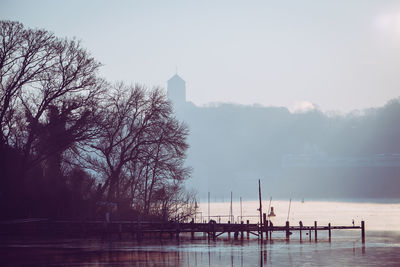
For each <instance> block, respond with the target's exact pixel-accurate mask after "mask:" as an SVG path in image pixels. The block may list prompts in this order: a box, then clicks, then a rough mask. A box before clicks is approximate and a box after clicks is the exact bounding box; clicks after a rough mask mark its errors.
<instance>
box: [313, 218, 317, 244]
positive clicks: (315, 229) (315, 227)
mask: <svg viewBox="0 0 400 267" xmlns="http://www.w3.org/2000/svg"><path fill="white" fill-rule="evenodd" d="M314 231H315V232H314V234H315V242H317V241H318V234H317V232H318V231H317V221H314Z"/></svg>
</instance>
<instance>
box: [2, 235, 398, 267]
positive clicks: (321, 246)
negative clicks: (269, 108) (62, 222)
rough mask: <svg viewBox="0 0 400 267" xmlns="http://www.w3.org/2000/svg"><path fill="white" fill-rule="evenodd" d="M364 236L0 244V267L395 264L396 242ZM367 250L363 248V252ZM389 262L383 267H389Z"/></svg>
mask: <svg viewBox="0 0 400 267" xmlns="http://www.w3.org/2000/svg"><path fill="white" fill-rule="evenodd" d="M398 237H399V236H396V237H394V236H393V235H388V236H385V237H382V236H381V235H376V236H375V237H373V236H369V237H368V241H367V243H366V244H365V245H362V243H361V242H360V240H358V239H354V238H356V237H354V238H353V237H351V238H348V237H341V236H340V235H339V236H338V235H336V239H334V240H333V242H332V243H330V242H328V239H327V238H326V239H321V240H320V242H318V243H315V242H311V243H309V242H303V243H300V242H290V243H288V242H286V240H285V238H282V239H279V238H277V239H275V240H268V241H263V242H260V241H259V240H257V239H250V240H247V239H246V240H238V241H235V240H232V239H230V240H229V239H227V238H226V239H219V240H217V241H216V242H208V241H207V240H203V239H197V240H194V241H190V240H181V241H180V242H177V241H175V240H167V241H165V240H164V241H162V242H160V241H152V242H149V241H148V242H142V243H136V242H131V241H101V240H65V239H64V240H26V239H25V240H6V241H4V240H2V241H0V262H1V263H2V266H11V265H13V266H15V265H53V264H54V265H56V264H57V265H58V264H63V265H66V266H68V265H69V266H77V265H78V266H87V265H91V266H93V265H94V266H97V265H115V266H196V267H200V266H218V267H221V266H269V265H288V266H293V265H310V264H311V265H324V266H337V265H345V266H348V265H364V264H367V265H382V264H383V263H385V264H386V263H390V264H393V265H394V266H395V265H398V264H399V263H400V242H399V240H400V238H398ZM366 247H368V248H367V249H366ZM390 264H388V265H389V266H390Z"/></svg>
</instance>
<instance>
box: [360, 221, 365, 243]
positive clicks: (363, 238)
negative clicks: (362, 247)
mask: <svg viewBox="0 0 400 267" xmlns="http://www.w3.org/2000/svg"><path fill="white" fill-rule="evenodd" d="M361 242H362V243H365V222H364V221H361Z"/></svg>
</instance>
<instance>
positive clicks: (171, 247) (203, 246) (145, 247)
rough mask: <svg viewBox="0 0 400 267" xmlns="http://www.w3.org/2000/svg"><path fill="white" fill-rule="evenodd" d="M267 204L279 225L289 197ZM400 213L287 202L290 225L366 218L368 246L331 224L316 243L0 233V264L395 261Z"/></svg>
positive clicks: (399, 251) (391, 208) (381, 207)
mask: <svg viewBox="0 0 400 267" xmlns="http://www.w3.org/2000/svg"><path fill="white" fill-rule="evenodd" d="M235 205H237V206H238V207H239V208H238V209H237V208H235ZM264 205H265V204H264ZM272 205H273V206H274V208H275V212H276V213H277V217H276V218H274V220H275V225H278V224H280V220H282V219H283V221H285V220H286V218H287V213H288V202H279V201H278V202H273V204H272ZM229 207H230V204H229V203H213V204H212V205H211V215H212V214H213V212H221V213H219V214H224V213H222V211H226V214H229ZM245 207H246V208H245ZM254 207H255V208H256V207H257V205H256V204H255V203H253V202H246V203H243V204H242V213H243V216H245V214H246V215H251V214H252V213H256V211H254V210H253V208H254ZM310 207H311V208H313V210H309V208H310ZM267 208H268V204H267V205H266V209H267ZM201 209H202V210H203V213H204V214H206V215H207V210H208V209H207V206H206V207H205V209H206V211H204V207H201ZM233 209H234V215H235V217H236V216H237V215H240V205H239V203H234V207H233ZM244 209H245V211H244ZM284 213H286V214H284ZM214 214H216V213H214ZM399 217H400V204H393V203H392V204H384V203H381V204H374V203H344V202H337V203H336V202H305V203H300V202H298V203H297V202H292V205H291V211H290V217H289V220H290V223H291V224H295V223H297V222H298V220H303V222H304V224H306V225H307V224H309V223H308V222H310V223H313V221H314V220H317V221H318V224H319V225H323V224H325V222H326V223H327V222H331V223H332V224H336V225H339V224H346V225H351V220H352V219H353V218H354V219H355V221H356V223H357V222H358V221H359V220H361V219H364V220H365V221H366V226H367V230H366V243H365V245H362V243H361V233H360V230H342V231H333V232H332V242H331V243H330V242H328V237H327V233H324V232H319V233H318V242H314V241H311V242H310V241H309V239H307V238H308V236H306V238H305V239H303V242H300V240H299V236H298V234H297V233H294V234H293V235H292V236H291V239H290V241H289V242H286V240H285V239H284V236H283V235H282V234H278V233H274V234H273V240H272V241H264V242H259V241H258V240H257V239H255V238H250V239H246V238H245V239H244V240H242V241H241V240H237V241H235V240H233V239H228V237H227V236H226V235H225V236H222V238H219V239H217V241H216V242H212V241H211V242H208V241H207V240H205V239H203V238H202V237H203V235H202V234H198V235H197V237H196V240H194V241H191V240H190V239H189V237H185V236H182V237H181V240H180V241H179V242H178V241H176V240H162V241H159V240H153V241H145V242H142V243H137V242H134V241H131V240H130V237H129V236H125V237H124V238H123V240H122V241H120V240H118V239H117V238H116V237H115V238H114V239H112V240H108V241H104V240H100V239H84V240H82V239H40V240H39V239H35V240H31V239H2V240H0V266H15V265H26V266H55V265H61V266H108V265H112V266H321V265H323V266H400V231H399V224H398V223H399V220H400V218H399ZM223 218H224V217H223ZM223 218H221V221H222V220H223ZM249 218H252V217H249ZM254 220H255V218H254Z"/></svg>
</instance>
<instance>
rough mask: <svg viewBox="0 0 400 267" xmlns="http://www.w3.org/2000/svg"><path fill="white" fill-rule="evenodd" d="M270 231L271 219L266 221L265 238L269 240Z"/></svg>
mask: <svg viewBox="0 0 400 267" xmlns="http://www.w3.org/2000/svg"><path fill="white" fill-rule="evenodd" d="M268 231H269V221H268V220H267V221H266V222H265V239H267V240H268Z"/></svg>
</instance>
